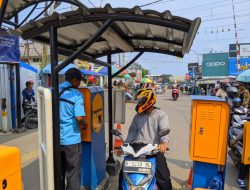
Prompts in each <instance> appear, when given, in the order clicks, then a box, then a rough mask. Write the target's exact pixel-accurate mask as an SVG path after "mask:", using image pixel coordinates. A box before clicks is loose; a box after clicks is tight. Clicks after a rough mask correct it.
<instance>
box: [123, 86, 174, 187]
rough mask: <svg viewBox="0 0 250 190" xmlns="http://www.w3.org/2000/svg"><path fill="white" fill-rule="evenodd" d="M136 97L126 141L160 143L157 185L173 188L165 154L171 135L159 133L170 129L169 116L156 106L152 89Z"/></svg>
mask: <svg viewBox="0 0 250 190" xmlns="http://www.w3.org/2000/svg"><path fill="white" fill-rule="evenodd" d="M136 97H137V99H139V102H138V104H137V106H136V108H135V110H136V112H137V114H136V115H135V116H134V119H133V121H132V123H131V125H130V128H129V132H128V136H127V139H126V140H125V143H144V144H158V149H159V150H160V153H158V154H157V155H156V174H155V177H156V181H157V185H158V188H159V189H160V190H172V184H171V179H170V171H169V169H168V166H167V162H166V158H165V156H164V153H165V152H166V150H167V149H168V142H169V137H168V136H163V137H161V136H160V135H159V133H160V132H161V131H164V130H166V129H169V120H168V116H167V114H166V113H165V112H163V111H162V110H160V109H159V108H156V107H155V106H154V104H155V102H156V96H155V94H154V93H153V92H152V90H151V89H142V90H139V91H138V93H137V96H136ZM121 178H122V171H121V172H120V181H121ZM119 184H121V183H119ZM119 189H121V187H119Z"/></svg>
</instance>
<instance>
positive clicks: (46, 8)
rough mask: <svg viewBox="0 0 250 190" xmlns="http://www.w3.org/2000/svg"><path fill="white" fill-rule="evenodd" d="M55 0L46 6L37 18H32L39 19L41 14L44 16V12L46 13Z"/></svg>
mask: <svg viewBox="0 0 250 190" xmlns="http://www.w3.org/2000/svg"><path fill="white" fill-rule="evenodd" d="M53 3H54V1H51V2H50V4H49V5H48V6H46V7H45V8H44V9H43V11H42V12H40V13H39V14H38V15H37V16H36V17H35V18H33V19H32V20H34V21H35V20H36V19H38V18H39V17H40V16H42V14H43V13H45V12H46V11H47V10H48V9H49V8H50V7H51V5H53Z"/></svg>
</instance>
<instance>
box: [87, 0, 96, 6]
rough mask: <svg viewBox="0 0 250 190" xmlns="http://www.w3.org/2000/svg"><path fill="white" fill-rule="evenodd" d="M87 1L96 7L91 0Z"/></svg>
mask: <svg viewBox="0 0 250 190" xmlns="http://www.w3.org/2000/svg"><path fill="white" fill-rule="evenodd" d="M88 2H89V3H90V4H91V5H92V6H93V7H95V8H96V6H95V4H94V3H92V1H90V0H88Z"/></svg>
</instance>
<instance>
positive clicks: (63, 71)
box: [41, 62, 76, 75]
mask: <svg viewBox="0 0 250 190" xmlns="http://www.w3.org/2000/svg"><path fill="white" fill-rule="evenodd" d="M61 63H62V62H59V64H61ZM71 68H76V67H75V65H74V64H72V63H71V64H69V65H67V66H66V67H65V68H64V69H62V70H61V71H60V72H59V74H61V75H63V74H65V73H66V71H67V70H69V69H71ZM41 73H42V74H44V73H48V74H50V73H51V64H48V65H46V67H44V68H43V69H42V71H41Z"/></svg>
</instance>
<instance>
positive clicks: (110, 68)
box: [107, 54, 115, 163]
mask: <svg viewBox="0 0 250 190" xmlns="http://www.w3.org/2000/svg"><path fill="white" fill-rule="evenodd" d="M107 62H108V63H109V64H110V65H111V63H112V58H111V54H109V55H107ZM112 96H113V94H112V67H109V68H108V113H109V158H108V161H107V162H108V163H115V160H114V157H113V135H112V133H111V130H112V129H113V125H114V120H113V101H112Z"/></svg>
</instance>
